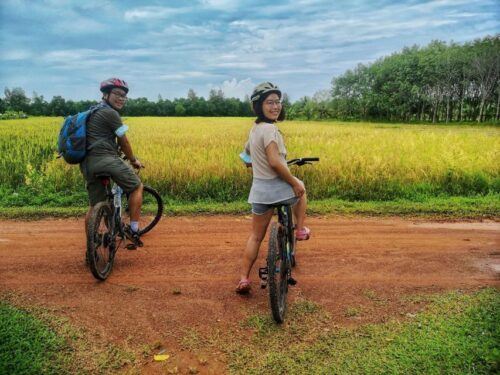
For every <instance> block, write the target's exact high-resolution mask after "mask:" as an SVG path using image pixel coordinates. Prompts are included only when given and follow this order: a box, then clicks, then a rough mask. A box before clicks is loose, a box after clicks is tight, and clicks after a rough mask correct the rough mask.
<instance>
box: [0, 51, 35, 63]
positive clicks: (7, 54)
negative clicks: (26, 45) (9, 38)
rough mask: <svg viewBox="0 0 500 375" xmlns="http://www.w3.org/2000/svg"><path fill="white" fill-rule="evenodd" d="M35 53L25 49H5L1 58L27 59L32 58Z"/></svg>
mask: <svg viewBox="0 0 500 375" xmlns="http://www.w3.org/2000/svg"><path fill="white" fill-rule="evenodd" d="M32 57H33V54H32V53H31V52H30V51H28V50H24V49H15V50H10V51H4V52H2V54H1V55H0V60H27V59H31V58H32Z"/></svg>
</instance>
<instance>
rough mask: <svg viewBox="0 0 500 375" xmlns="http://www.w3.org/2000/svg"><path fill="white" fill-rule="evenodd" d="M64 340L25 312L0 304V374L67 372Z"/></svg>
mask: <svg viewBox="0 0 500 375" xmlns="http://www.w3.org/2000/svg"><path fill="white" fill-rule="evenodd" d="M72 357H73V353H72V352H71V348H70V347H69V346H68V345H67V344H66V342H65V340H64V339H63V338H62V337H60V336H58V335H57V334H56V333H55V332H54V331H53V330H51V329H50V328H49V327H47V326H46V325H45V324H43V323H42V322H41V321H40V320H38V319H36V318H34V317H32V316H30V315H29V314H28V313H26V312H25V311H22V310H19V309H16V308H14V307H12V306H9V305H6V304H5V303H2V302H0V374H56V373H69V362H70V361H71V359H72Z"/></svg>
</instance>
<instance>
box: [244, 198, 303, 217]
mask: <svg viewBox="0 0 500 375" xmlns="http://www.w3.org/2000/svg"><path fill="white" fill-rule="evenodd" d="M298 201H299V198H298V197H293V198H290V199H286V200H284V201H281V202H276V203H272V204H265V203H252V213H253V214H255V215H264V214H265V213H266V212H267V211H269V210H270V209H273V208H274V207H276V206H281V205H290V206H295V204H296V203H297V202H298Z"/></svg>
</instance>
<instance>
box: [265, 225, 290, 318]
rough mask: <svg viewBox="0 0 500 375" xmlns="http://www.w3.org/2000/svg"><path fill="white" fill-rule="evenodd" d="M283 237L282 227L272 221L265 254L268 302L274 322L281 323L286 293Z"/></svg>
mask: <svg viewBox="0 0 500 375" xmlns="http://www.w3.org/2000/svg"><path fill="white" fill-rule="evenodd" d="M283 237H284V233H283V228H282V227H281V226H280V225H279V224H278V223H272V225H271V234H270V235H269V250H268V254H267V272H268V285H269V302H270V305H271V311H272V315H273V318H274V320H275V321H276V323H283V321H284V319H285V313H286V296H287V293H288V280H287V274H288V263H287V260H286V254H285V250H284V249H283V242H284V241H283V240H284V238H283Z"/></svg>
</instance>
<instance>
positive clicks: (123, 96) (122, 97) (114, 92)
mask: <svg viewBox="0 0 500 375" xmlns="http://www.w3.org/2000/svg"><path fill="white" fill-rule="evenodd" d="M111 94H115V95H116V96H117V97H118V98H120V99H122V100H127V95H126V94H122V93H121V92H118V91H111Z"/></svg>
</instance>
